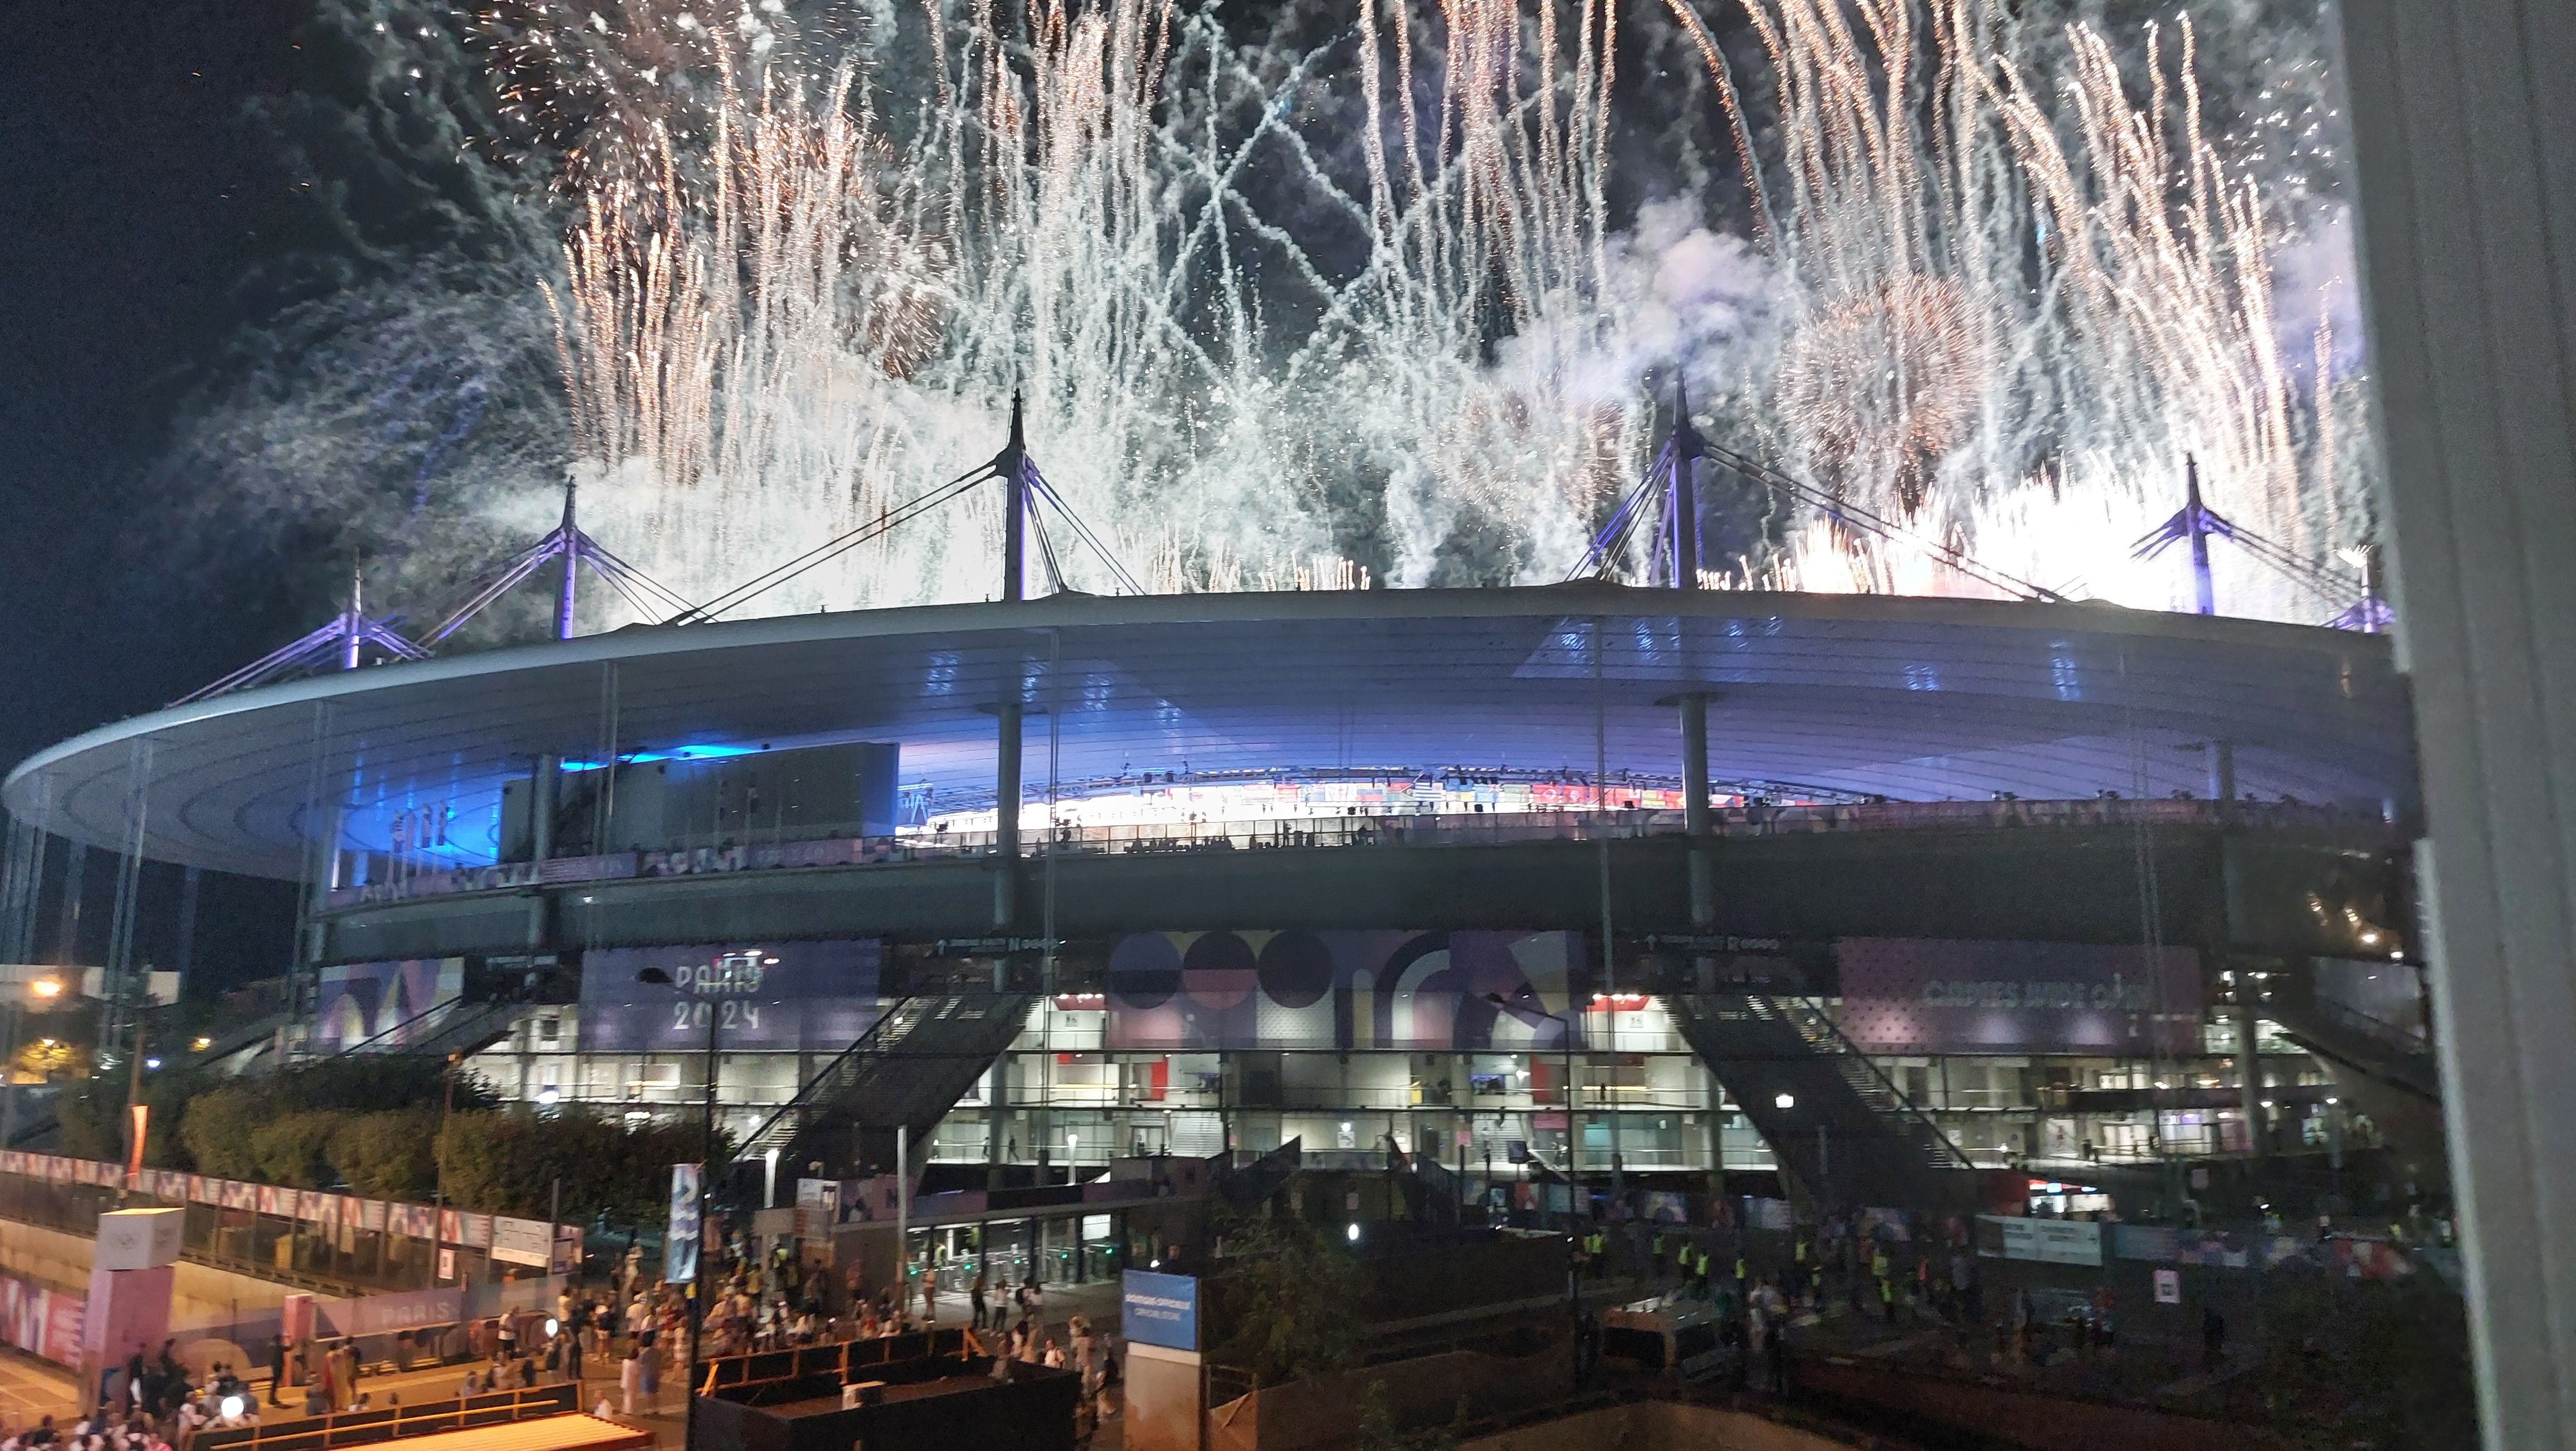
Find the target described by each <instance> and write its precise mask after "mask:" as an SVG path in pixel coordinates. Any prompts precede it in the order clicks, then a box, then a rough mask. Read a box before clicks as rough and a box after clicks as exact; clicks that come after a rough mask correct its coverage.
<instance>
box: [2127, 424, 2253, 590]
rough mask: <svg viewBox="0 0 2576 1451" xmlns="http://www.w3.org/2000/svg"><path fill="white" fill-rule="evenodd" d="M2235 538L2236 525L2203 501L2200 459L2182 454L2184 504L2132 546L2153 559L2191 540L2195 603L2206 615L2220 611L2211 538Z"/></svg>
mask: <svg viewBox="0 0 2576 1451" xmlns="http://www.w3.org/2000/svg"><path fill="white" fill-rule="evenodd" d="M2213 534H2215V535H2217V536H2218V537H2219V538H2221V539H2234V538H2235V537H2236V526H2235V525H2234V524H2231V523H2229V522H2228V521H2227V520H2226V519H2224V518H2222V517H2220V515H2219V514H2218V512H2217V511H2216V510H2214V509H2212V508H2210V507H2209V506H2208V505H2207V504H2204V503H2202V502H2201V501H2200V461H2199V460H2198V459H2196V458H2193V457H2192V456H2191V455H2189V454H2185V455H2183V504H2182V508H2181V509H2179V510H2177V511H2176V512H2175V513H2174V516H2173V517H2172V518H2170V519H2167V520H2166V521H2165V522H2163V523H2162V524H2159V525H2157V526H2156V527H2155V528H2153V529H2150V530H2148V531H2147V533H2146V536H2145V537H2144V538H2142V539H2140V540H2139V541H2138V542H2137V543H2136V544H2133V545H2131V546H2130V548H2129V552H2130V553H2131V554H2132V555H2133V556H2134V557H2136V558H2139V559H2153V558H2155V557H2156V556H2157V555H2159V554H2162V553H2164V551H2165V548H2166V546H2168V545H2171V544H2173V543H2175V542H2176V541H2178V540H2184V539H2188V540H2190V541H2191V584H2192V595H2193V603H2194V606H2195V607H2196V608H2197V609H2198V610H2199V612H2200V613H2201V614H2204V615H2214V614H2217V613H2218V595H2217V592H2216V591H2215V590H2214V589H2212V588H2211V587H2210V582H2209V537H2210V536H2211V535H2213Z"/></svg>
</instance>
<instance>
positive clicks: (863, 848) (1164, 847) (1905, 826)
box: [330, 798, 2383, 909]
mask: <svg viewBox="0 0 2576 1451" xmlns="http://www.w3.org/2000/svg"><path fill="white" fill-rule="evenodd" d="M1711 816H1712V819H1713V823H1712V826H1711V830H1712V831H1713V832H1714V833H1715V834H1716V835H1718V836H1722V837H1766V836H1807V835H1826V834H1837V833H1844V832H1882V831H1970V830H1974V831H1985V830H2016V829H2022V828H2037V829H2046V828H2052V827H2053V828H2080V827H2105V826H2167V827H2190V826H2204V827H2215V826H2219V825H2222V824H2225V825H2234V826H2240V827H2246V828H2252V829H2258V830H2277V829H2286V828H2294V827H2309V828H2325V827H2343V828H2351V827H2358V826H2370V825H2380V824H2383V823H2382V818H2381V817H2380V815H2379V813H2378V812H2377V811H2376V810H2364V809H2361V808H2353V807H2337V806H2321V805H2309V804H2305V803H2299V802H2251V801H2247V802H2237V803H2232V804H2227V805H2225V806H2222V804H2221V803H2219V802H2215V801H2202V800H2140V801H2132V800H2124V799H2119V798H2088V799H2082V800H2071V801H2019V800H2012V801H1878V802H1859V803H1837V804H1818V805H1798V806H1730V807H1721V808H1719V809H1717V810H1715V811H1713V812H1712V813H1711ZM1682 829H1683V821H1682V813H1681V812H1679V811H1585V810H1572V809H1559V810H1545V811H1521V812H1492V813H1483V814H1460V813H1449V814H1443V815H1408V814H1393V813H1391V814H1383V815H1370V816H1362V815H1356V814H1354V815H1347V816H1322V817H1305V816H1280V817H1267V818H1259V819H1253V820H1236V821H1197V820H1188V821H1179V822H1157V823H1152V824H1132V825H1117V826H1074V825H1063V826H1056V827H1048V826H1046V825H1045V824H1043V823H1032V824H1030V825H1028V826H1027V827H1026V829H1024V830H1023V831H1022V833H1021V837H1020V852H1021V855H1023V856H1024V857H1043V856H1046V855H1049V854H1054V855H1058V856H1121V855H1124V856H1153V855H1166V854H1179V853H1188V852H1202V851H1265V850H1280V849H1305V848H1320V847H1369V846H1495V845H1505V844H1513V843H1521V842H1541V841H1602V840H1611V841H1625V840H1633V839H1636V838H1640V837H1650V836H1672V835H1679V834H1680V833H1681V831H1682ZM997 849H998V838H997V835H996V834H995V833H993V832H990V831H956V832H935V831H934V832H914V833H910V834H906V835H899V836H885V837H865V838H854V839H846V840H845V839H826V840H811V841H790V842H744V843H737V844H733V845H727V846H716V847H701V848H696V849H691V850H686V851H667V852H611V853H607V854H605V855H600V856H590V857H580V858H565V859H559V860H550V861H547V862H544V863H541V864H535V865H531V864H528V863H516V864H508V865H503V866H495V867H486V868H461V869H458V870H455V871H449V872H432V873H425V874H422V875H420V876H416V877H411V878H407V879H404V880H402V881H399V882H389V883H376V884H372V885H369V886H366V887H350V888H341V889H338V890H335V891H333V892H332V893H331V895H330V906H331V908H333V909H343V908H349V907H356V906H362V905H376V904H381V903H385V902H394V901H408V900H413V899H416V898H421V897H435V896H453V895H473V894H481V893H492V892H519V891H524V890H526V889H527V888H528V887H529V886H531V885H534V884H537V883H539V882H543V883H546V884H563V883H571V882H587V881H614V880H626V879H631V878H637V877H660V876H708V875H728V874H731V873H736V872H745V871H775V870H828V869H836V868H842V867H851V866H875V865H885V864H891V863H901V862H919V861H944V860H955V859H959V858H976V857H988V856H991V855H993V854H994V853H995V851H996V850H997Z"/></svg>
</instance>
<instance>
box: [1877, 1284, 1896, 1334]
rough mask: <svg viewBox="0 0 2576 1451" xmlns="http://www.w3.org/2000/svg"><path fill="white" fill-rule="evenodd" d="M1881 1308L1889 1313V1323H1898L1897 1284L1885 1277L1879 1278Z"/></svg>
mask: <svg viewBox="0 0 2576 1451" xmlns="http://www.w3.org/2000/svg"><path fill="white" fill-rule="evenodd" d="M1878 1303H1879V1308H1880V1309H1882V1310H1884V1311H1886V1312H1887V1323H1888V1324H1890V1325H1893V1324H1895V1323H1896V1282H1895V1281H1894V1280H1891V1279H1889V1278H1887V1277H1886V1276H1885V1275H1881V1276H1879V1277H1878Z"/></svg>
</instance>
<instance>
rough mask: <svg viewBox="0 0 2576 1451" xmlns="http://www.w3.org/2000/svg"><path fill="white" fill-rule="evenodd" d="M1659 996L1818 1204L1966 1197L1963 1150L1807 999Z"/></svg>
mask: <svg viewBox="0 0 2576 1451" xmlns="http://www.w3.org/2000/svg"><path fill="white" fill-rule="evenodd" d="M1664 1002H1665V1005H1666V1006H1667V1007H1668V1008H1669V1009H1670V1011H1671V1013H1672V1016H1673V1021H1674V1023H1675V1024H1676V1025H1677V1026H1679V1028H1680V1029H1681V1033H1682V1037H1683V1039H1684V1040H1685V1041H1686V1042H1688V1043H1689V1044H1690V1045H1691V1048H1692V1050H1693V1051H1694V1052H1696V1053H1698V1054H1699V1056H1700V1060H1701V1061H1702V1062H1704V1063H1706V1064H1707V1065H1708V1067H1709V1071H1710V1072H1712V1073H1714V1074H1716V1075H1717V1081H1718V1082H1719V1083H1720V1084H1722V1085H1724V1086H1725V1088H1726V1092H1727V1096H1728V1097H1729V1098H1731V1099H1733V1100H1734V1101H1735V1103H1736V1105H1737V1107H1738V1108H1740V1109H1741V1110H1742V1111H1743V1113H1744V1115H1745V1117H1746V1118H1747V1119H1750V1120H1751V1121H1752V1123H1753V1126H1754V1128H1755V1129H1756V1130H1758V1131H1760V1133H1761V1135H1762V1137H1763V1140H1764V1142H1766V1143H1768V1144H1769V1145H1770V1146H1771V1152H1772V1155H1773V1157H1774V1158H1776V1159H1777V1160H1778V1161H1779V1164H1780V1167H1781V1169H1782V1170H1783V1171H1784V1172H1785V1173H1787V1174H1788V1175H1789V1176H1790V1177H1792V1178H1794V1179H1796V1180H1797V1181H1798V1183H1799V1185H1800V1186H1801V1187H1803V1188H1804V1189H1805V1190H1806V1191H1807V1193H1808V1195H1809V1196H1810V1197H1811V1198H1813V1199H1815V1200H1816V1201H1817V1202H1818V1203H1820V1204H1824V1205H1829V1206H1849V1205H1885V1206H1901V1207H1907V1208H1936V1207H1948V1206H1954V1205H1964V1204H1966V1203H1969V1202H1972V1201H1973V1199H1974V1196H1975V1192H1976V1186H1977V1180H1976V1176H1975V1172H1974V1168H1975V1166H1973V1165H1972V1164H1970V1163H1969V1162H1968V1158H1967V1156H1966V1155H1964V1154H1962V1153H1960V1152H1959V1148H1958V1146H1957V1145H1956V1144H1953V1143H1951V1142H1950V1139H1949V1136H1948V1135H1946V1134H1944V1133H1942V1132H1941V1130H1940V1128H1939V1127H1938V1126H1936V1125H1935V1124H1933V1122H1932V1121H1931V1120H1930V1119H1928V1118H1925V1117H1924V1116H1923V1114H1922V1112H1921V1111H1920V1110H1918V1109H1916V1108H1915V1107H1914V1105H1913V1103H1912V1102H1910V1101H1909V1100H1908V1099H1907V1098H1906V1097H1905V1095H1904V1094H1903V1093H1902V1092H1901V1091H1899V1090H1898V1089H1897V1087H1896V1085H1895V1084H1893V1083H1891V1082H1889V1081H1888V1078H1887V1075H1885V1074H1883V1073H1881V1072H1879V1070H1878V1065H1876V1064H1874V1063H1872V1062H1870V1060H1869V1058H1868V1055H1866V1054H1864V1053H1862V1052H1861V1051H1860V1050H1859V1049H1858V1048H1856V1047H1854V1046H1853V1045H1852V1042H1851V1040H1850V1039H1848V1038H1845V1037H1844V1036H1843V1035H1842V1032H1841V1030H1840V1029H1838V1028H1836V1027H1835V1026H1834V1025H1833V1022H1832V1020H1831V1019H1829V1018H1827V1017H1826V1016H1825V1014H1824V1012H1823V1010H1822V1009H1820V1008H1818V1007H1817V1006H1816V1005H1815V1004H1814V1003H1813V1002H1812V1001H1810V1000H1808V999H1806V998H1799V997H1787V996H1772V995H1768V994H1761V993H1685V994H1676V995H1673V996H1669V997H1667V998H1665V999H1664Z"/></svg>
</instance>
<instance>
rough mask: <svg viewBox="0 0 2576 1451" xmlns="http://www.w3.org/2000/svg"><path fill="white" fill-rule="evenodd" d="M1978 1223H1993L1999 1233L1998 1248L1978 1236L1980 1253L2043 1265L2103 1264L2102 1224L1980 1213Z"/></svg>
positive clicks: (2086, 1221) (2077, 1220) (1991, 1224)
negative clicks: (1992, 1247) (1989, 1248)
mask: <svg viewBox="0 0 2576 1451" xmlns="http://www.w3.org/2000/svg"><path fill="white" fill-rule="evenodd" d="M1977 1218H1978V1220H1979V1222H1980V1223H1983V1224H1986V1225H1990V1226H1993V1227H1994V1229H1995V1230H1996V1231H1997V1232H1999V1234H2000V1236H2001V1240H2000V1243H2001V1249H2000V1251H1991V1250H1988V1249H1987V1248H1986V1240H1985V1236H1983V1235H1980V1236H1979V1240H1980V1243H1979V1246H1978V1249H1979V1253H1986V1254H1994V1253H1999V1254H2000V1257H2001V1258H2004V1259H2008V1260H2029V1261H2031V1262H2033V1263H2035V1264H2043V1265H2099V1264H2101V1263H2102V1226H2100V1225H2098V1224H2095V1223H2092V1222H2091V1221H2089V1220H2080V1219H2023V1218H2020V1217H2017V1216H2014V1215H2001V1214H1981V1215H1979V1216H1977Z"/></svg>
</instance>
